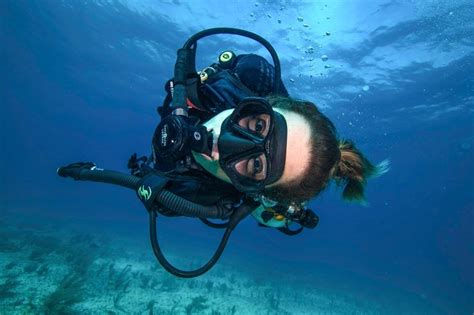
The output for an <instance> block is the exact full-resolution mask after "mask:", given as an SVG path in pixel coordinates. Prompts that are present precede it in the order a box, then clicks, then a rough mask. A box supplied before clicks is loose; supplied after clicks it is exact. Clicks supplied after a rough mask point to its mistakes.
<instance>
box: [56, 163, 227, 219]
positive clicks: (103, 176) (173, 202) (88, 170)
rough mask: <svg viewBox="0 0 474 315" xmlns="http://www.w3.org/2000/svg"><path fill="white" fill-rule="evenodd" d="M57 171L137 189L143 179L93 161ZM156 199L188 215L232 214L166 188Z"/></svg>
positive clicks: (60, 174)
mask: <svg viewBox="0 0 474 315" xmlns="http://www.w3.org/2000/svg"><path fill="white" fill-rule="evenodd" d="M57 173H58V175H59V176H61V177H72V178H74V179H75V180H82V181H92V182H100V183H107V184H113V185H118V186H122V187H126V188H130V189H133V190H135V191H137V190H138V189H139V187H140V182H141V180H142V178H141V177H137V176H133V175H129V174H125V173H121V172H116V171H110V170H104V169H101V168H98V167H96V165H95V164H94V163H92V162H78V163H73V164H70V165H68V166H64V167H60V168H58V170H57ZM156 176H158V175H156ZM155 201H157V202H158V203H159V204H160V205H162V206H164V207H166V208H168V209H170V210H172V211H174V212H176V213H177V214H180V215H183V216H186V217H194V218H212V219H224V218H228V217H229V215H230V214H229V211H228V210H227V209H225V208H224V207H217V206H203V205H201V204H198V203H195V202H192V201H189V200H187V199H184V198H183V197H180V196H178V195H176V194H174V193H172V192H170V191H168V190H166V189H162V190H161V191H159V192H157V194H156V199H155Z"/></svg>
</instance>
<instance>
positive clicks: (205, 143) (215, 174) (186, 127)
mask: <svg viewBox="0 0 474 315" xmlns="http://www.w3.org/2000/svg"><path fill="white" fill-rule="evenodd" d="M219 33H226V34H237V35H242V36H246V37H249V38H252V39H254V40H257V41H259V42H260V43H261V44H262V45H263V46H265V47H266V48H267V49H268V50H269V52H270V54H271V56H272V58H273V64H274V66H272V65H271V64H270V63H268V62H267V61H266V60H265V59H264V58H263V57H260V56H257V55H254V54H247V55H240V56H236V55H235V54H234V53H233V52H232V51H225V52H223V53H221V54H220V56H219V58H218V62H217V63H214V64H212V65H210V66H209V67H206V68H205V69H204V70H202V71H200V72H196V70H195V61H194V59H195V54H196V49H197V41H198V40H199V39H201V38H203V37H206V36H209V35H213V34H219ZM280 73H281V72H280V64H279V60H278V56H277V55H276V52H275V51H274V49H273V47H272V46H271V45H270V44H269V43H268V42H267V41H266V40H264V39H263V38H261V37H260V36H258V35H256V34H254V33H250V32H247V31H243V30H238V29H231V28H218V29H209V30H205V31H202V32H200V33H197V34H195V35H194V36H192V37H191V38H190V39H189V40H188V41H187V42H186V44H185V45H184V47H183V48H182V49H180V50H178V58H177V62H176V65H175V76H174V78H173V79H171V80H169V81H168V82H167V83H166V91H167V97H166V99H165V101H164V103H163V106H161V107H159V108H158V112H159V114H160V116H161V121H160V123H159V125H158V127H157V128H156V131H155V134H154V136H153V140H152V147H153V150H152V151H153V152H152V156H151V157H150V158H147V157H141V158H137V155H136V154H134V155H132V157H131V158H130V160H129V163H128V167H129V169H130V170H131V173H132V175H125V174H121V173H118V172H113V171H105V170H102V169H98V168H97V167H96V166H95V164H93V163H90V162H85V163H84V162H82V163H74V164H71V165H68V166H66V167H62V168H59V169H58V173H59V175H61V176H64V177H73V178H75V179H79V180H93V181H100V182H107V183H113V184H118V185H122V186H125V187H129V188H133V189H134V190H136V191H137V194H138V197H139V198H140V200H141V201H142V202H143V203H144V205H145V207H146V208H147V210H148V211H149V214H150V233H151V242H152V247H153V250H154V252H155V255H156V257H157V258H158V260H159V262H160V263H161V265H162V266H163V267H164V268H165V269H166V270H167V271H169V272H171V273H172V274H174V275H176V276H179V277H195V276H198V275H201V274H203V273H205V272H206V271H208V270H209V269H210V268H212V266H213V265H214V264H215V263H216V262H217V260H218V258H219V257H220V255H221V254H222V252H223V250H224V247H225V245H226V243H227V240H228V238H229V236H230V233H231V232H232V230H233V229H234V228H235V226H236V225H237V224H238V223H239V222H240V221H241V220H242V219H243V218H244V217H246V216H247V215H249V214H251V215H252V216H253V217H254V218H255V219H256V220H257V221H258V222H259V225H261V226H269V227H275V228H278V230H280V231H281V232H283V233H285V234H288V235H295V234H297V233H299V232H301V230H302V229H303V228H304V227H307V228H314V227H315V226H316V225H317V223H318V217H317V216H316V215H315V214H314V213H313V212H312V211H311V210H310V209H307V208H306V207H305V204H306V202H307V201H309V200H310V199H311V198H314V197H316V196H317V195H318V194H319V193H320V192H321V191H322V190H323V189H324V188H325V187H327V186H328V183H329V182H330V181H331V180H334V181H335V182H336V183H337V184H339V185H343V186H344V189H343V198H344V199H347V200H356V201H360V202H363V201H364V187H365V184H366V181H367V179H368V178H370V177H375V176H378V175H380V174H382V173H384V172H385V171H386V170H387V165H386V163H381V164H379V165H374V164H372V163H371V162H370V161H369V160H368V159H366V158H365V157H364V156H363V154H362V153H361V152H360V151H359V150H358V149H357V148H356V147H355V146H354V144H353V143H352V141H350V140H340V139H338V137H337V134H336V130H335V127H334V125H333V123H332V122H331V121H330V120H329V119H328V118H327V117H326V116H325V115H324V114H322V113H321V112H320V111H319V110H318V109H317V107H316V106H315V105H314V104H313V103H311V102H307V101H302V100H295V99H292V98H290V97H289V95H288V92H287V90H286V88H285V86H284V85H283V83H282V82H281V78H280ZM158 214H161V215H166V216H179V215H184V216H190V217H198V218H200V219H201V220H202V221H203V222H204V223H205V224H207V225H208V226H210V227H214V228H225V229H226V230H225V233H224V236H223V238H222V240H221V243H220V245H219V248H218V250H217V251H216V253H215V254H214V256H213V257H212V258H211V259H210V261H209V262H208V263H207V264H205V265H204V266H203V267H201V268H199V269H197V270H193V271H184V270H180V269H177V268H175V267H174V266H172V265H171V264H170V263H169V262H168V261H167V260H166V258H165V257H164V255H163V253H162V252H161V249H160V247H159V244H158V241H157V238H156V216H157V215H158ZM209 219H222V220H226V222H224V223H215V222H212V221H210V220H209ZM293 223H297V224H299V225H300V228H299V229H297V230H291V229H290V228H289V226H290V225H292V224H293Z"/></svg>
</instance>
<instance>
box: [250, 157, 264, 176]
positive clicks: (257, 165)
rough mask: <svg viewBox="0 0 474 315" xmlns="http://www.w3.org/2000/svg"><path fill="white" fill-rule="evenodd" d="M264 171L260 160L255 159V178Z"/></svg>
mask: <svg viewBox="0 0 474 315" xmlns="http://www.w3.org/2000/svg"><path fill="white" fill-rule="evenodd" d="M262 171H263V165H262V161H260V158H255V159H254V160H253V172H252V173H253V176H256V175H257V174H259V173H261V172H262Z"/></svg>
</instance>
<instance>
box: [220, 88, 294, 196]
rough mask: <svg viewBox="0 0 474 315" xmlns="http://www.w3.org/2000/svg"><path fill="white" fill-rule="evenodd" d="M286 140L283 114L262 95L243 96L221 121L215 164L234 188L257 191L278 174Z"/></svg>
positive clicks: (275, 179) (276, 178) (280, 171)
mask: <svg viewBox="0 0 474 315" xmlns="http://www.w3.org/2000/svg"><path fill="white" fill-rule="evenodd" d="M286 141H287V125H286V120H285V118H284V117H283V116H282V115H281V114H280V113H278V112H275V111H273V109H272V107H271V105H270V104H269V103H268V102H267V101H266V100H265V99H264V98H259V97H248V98H245V99H243V100H242V101H241V102H240V103H239V104H238V105H237V107H236V108H235V109H234V111H233V112H232V114H231V115H230V116H229V117H228V118H227V119H225V120H224V122H223V123H222V126H221V132H220V135H219V138H218V142H217V146H218V149H219V164H220V166H221V168H222V169H223V171H224V172H225V174H226V175H227V176H228V177H229V179H230V180H231V182H232V184H233V185H234V186H235V188H236V189H237V190H239V191H241V192H256V191H261V190H263V188H264V187H265V186H267V185H270V184H272V183H274V182H276V181H277V180H278V179H279V178H280V177H281V176H282V174H283V170H284V168H285V158H286Z"/></svg>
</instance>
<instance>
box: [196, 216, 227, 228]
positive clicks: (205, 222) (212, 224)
mask: <svg viewBox="0 0 474 315" xmlns="http://www.w3.org/2000/svg"><path fill="white" fill-rule="evenodd" d="M199 219H200V220H201V221H202V223H204V224H205V225H207V226H208V227H212V228H215V229H225V228H226V227H228V226H229V222H224V223H214V222H211V221H209V220H207V219H205V218H199Z"/></svg>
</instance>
